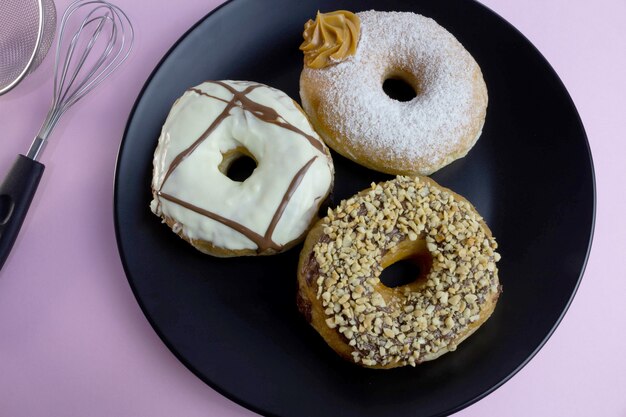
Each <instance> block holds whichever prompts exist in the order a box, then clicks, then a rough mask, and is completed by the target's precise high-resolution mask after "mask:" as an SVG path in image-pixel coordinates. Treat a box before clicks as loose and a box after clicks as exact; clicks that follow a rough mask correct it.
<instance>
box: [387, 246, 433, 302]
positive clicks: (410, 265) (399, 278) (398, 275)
mask: <svg viewBox="0 0 626 417" xmlns="http://www.w3.org/2000/svg"><path fill="white" fill-rule="evenodd" d="M381 265H382V267H383V271H382V272H381V274H380V277H379V278H380V282H381V283H382V284H383V285H384V286H386V287H388V288H398V287H405V286H408V287H409V288H410V289H411V290H412V291H415V290H417V289H419V288H421V287H423V286H424V285H425V284H426V280H427V277H428V274H429V273H430V270H431V268H432V265H433V257H432V255H431V254H430V252H429V251H428V249H427V248H426V241H425V240H423V239H418V240H415V241H410V240H408V239H406V240H404V241H402V242H400V243H398V245H396V246H395V247H394V248H392V249H391V250H390V251H388V252H387V253H386V254H385V255H384V256H383V259H382V262H381Z"/></svg>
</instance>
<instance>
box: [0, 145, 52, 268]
mask: <svg viewBox="0 0 626 417" xmlns="http://www.w3.org/2000/svg"><path fill="white" fill-rule="evenodd" d="M44 168H45V166H44V165H43V164H42V163H39V162H37V161H35V160H33V159H30V158H27V157H25V156H24V155H18V156H17V159H16V160H15V162H14V163H13V167H11V170H10V171H9V173H8V174H7V176H6V177H5V178H4V181H3V182H2V185H0V269H2V266H3V265H4V261H6V259H7V256H9V252H11V248H12V247H13V243H15V239H16V238H17V234H18V233H19V231H20V228H21V227H22V223H24V218H25V217H26V213H27V212H28V207H30V203H31V201H33V196H34V195H35V191H37V186H38V185H39V180H40V179H41V175H42V174H43V170H44Z"/></svg>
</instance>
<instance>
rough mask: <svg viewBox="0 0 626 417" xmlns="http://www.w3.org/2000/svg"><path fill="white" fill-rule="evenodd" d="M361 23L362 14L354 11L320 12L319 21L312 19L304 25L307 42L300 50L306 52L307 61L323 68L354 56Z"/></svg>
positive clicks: (313, 66)
mask: <svg viewBox="0 0 626 417" xmlns="http://www.w3.org/2000/svg"><path fill="white" fill-rule="evenodd" d="M360 26H361V23H360V20H359V17H358V16H357V15H355V14H354V13H352V12H348V11H346V10H337V11H334V12H330V13H320V12H319V11H318V12H317V16H315V21H313V20H309V21H308V22H306V23H305V25H304V33H303V34H302V36H303V37H304V42H302V45H300V50H301V51H302V52H304V64H305V65H306V66H307V67H309V68H313V69H320V68H324V67H327V66H329V65H333V64H336V63H338V62H341V61H343V60H344V59H346V58H347V57H349V56H351V55H354V54H355V53H356V46H357V43H358V41H359V31H360Z"/></svg>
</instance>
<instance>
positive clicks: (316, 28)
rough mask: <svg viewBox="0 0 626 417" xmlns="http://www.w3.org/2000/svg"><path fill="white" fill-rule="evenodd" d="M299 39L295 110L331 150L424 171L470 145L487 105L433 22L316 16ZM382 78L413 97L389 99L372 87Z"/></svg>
mask: <svg viewBox="0 0 626 417" xmlns="http://www.w3.org/2000/svg"><path fill="white" fill-rule="evenodd" d="M337 13H341V14H343V16H341V15H338V14H337ZM352 16H354V17H352ZM359 32H360V33H359ZM304 38H305V42H304V43H303V44H302V46H301V49H302V50H303V51H304V53H305V66H304V69H303V70H302V74H301V76H300V96H301V98H302V104H303V108H304V110H305V111H306V112H307V114H308V115H309V117H310V119H311V122H312V123H313V126H314V127H315V128H316V130H317V132H318V133H319V134H320V136H321V137H322V138H323V139H324V141H325V142H326V143H327V144H328V145H329V146H330V147H331V148H333V149H335V150H336V151H337V152H339V153H340V154H342V155H344V156H346V157H348V158H350V159H352V160H353V161H355V162H357V163H360V164H362V165H365V166H366V167H368V168H371V169H375V170H378V171H382V172H386V173H391V174H408V175H415V174H430V173H432V172H434V171H437V170H438V169H440V168H442V167H444V166H445V165H447V164H449V163H450V162H452V161H454V160H455V159H458V158H461V157H463V156H465V155H466V154H467V152H468V151H469V150H470V149H471V148H472V146H474V144H475V143H476V141H477V139H478V137H479V136H480V134H481V131H482V126H483V123H484V120H485V113H486V109H487V88H486V86H485V82H484V80H483V77H482V73H481V70H480V67H479V66H478V64H477V63H476V61H475V60H474V59H473V58H472V56H471V55H470V54H469V52H467V50H465V48H464V47H463V45H461V44H460V43H459V42H458V41H457V40H456V38H455V37H454V36H453V35H452V34H450V33H449V32H448V31H446V30H445V29H444V28H442V27H441V26H439V25H438V24H437V23H436V22H435V21H434V20H432V19H430V18H427V17H424V16H421V15H418V14H415V13H407V12H376V11H368V12H361V13H356V14H355V15H353V14H352V13H349V12H334V13H331V14H328V15H324V14H321V15H320V14H318V16H317V18H316V20H315V21H309V22H308V23H307V25H306V26H305V31H304ZM351 51H353V52H352V53H351ZM390 78H392V79H401V80H403V81H405V82H406V83H408V84H410V86H411V87H412V88H413V89H414V90H415V92H416V96H415V97H414V98H413V99H412V100H410V101H407V102H400V101H397V100H394V99H392V98H391V97H389V96H388V95H387V94H386V93H385V92H384V91H383V88H382V86H383V82H384V81H385V80H387V79H390Z"/></svg>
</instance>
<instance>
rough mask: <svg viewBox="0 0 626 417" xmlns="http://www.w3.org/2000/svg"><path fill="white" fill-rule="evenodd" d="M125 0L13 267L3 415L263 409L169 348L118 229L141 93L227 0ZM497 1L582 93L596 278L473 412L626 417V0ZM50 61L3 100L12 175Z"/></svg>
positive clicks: (0, 302) (64, 125)
mask: <svg viewBox="0 0 626 417" xmlns="http://www.w3.org/2000/svg"><path fill="white" fill-rule="evenodd" d="M68 3H69V1H68V0H57V7H58V9H59V10H64V9H65V7H66V5H67V4H68ZM117 3H118V4H119V5H120V6H122V7H123V8H124V9H125V10H126V11H127V12H128V14H129V15H130V17H131V19H132V20H133V22H134V24H135V27H136V31H137V38H136V42H137V43H136V49H135V51H134V53H133V54H132V57H131V58H130V60H129V62H128V63H127V64H126V65H124V66H123V67H122V70H121V71H119V72H118V73H116V74H115V75H114V77H113V79H112V80H109V81H108V82H107V83H106V84H105V85H104V86H102V87H101V88H99V89H98V90H96V91H95V92H94V93H93V94H92V95H90V96H88V97H87V98H85V99H84V101H82V102H81V103H80V105H79V106H78V107H76V108H74V109H73V110H72V111H71V113H69V114H67V115H66V117H65V118H64V119H63V120H62V121H61V124H60V125H59V127H58V129H57V130H56V132H55V133H54V136H53V138H52V141H51V142H50V144H49V146H48V147H47V148H46V150H45V153H44V155H43V159H42V162H43V163H45V164H46V167H47V169H46V172H45V174H44V178H43V181H42V184H41V186H40V188H39V192H38V194H37V196H36V197H35V200H34V203H33V206H32V208H31V210H30V213H29V216H28V219H27V220H26V223H25V224H24V227H23V229H22V233H21V235H20V237H19V238H18V240H17V243H16V245H15V247H14V250H13V253H12V254H11V256H10V258H9V259H8V261H7V263H6V265H5V266H4V269H3V270H2V271H1V272H0V416H12V417H21V416H24V417H37V416H64V417H83V416H91V417H99V416H102V417H110V416H150V417H160V416H174V415H177V416H190V417H192V416H203V417H204V416H227V417H228V416H251V415H254V413H251V412H249V411H247V410H245V409H244V408H242V407H240V406H238V405H237V404H234V403H232V402H231V401H229V400H228V399H226V398H224V397H222V396H221V395H220V394H218V393H216V392H215V391H213V390H212V389H211V388H209V387H208V386H206V385H205V384H204V383H203V382H201V381H200V380H199V379H197V378H196V377H195V376H194V375H193V374H192V373H191V372H189V371H188V370H187V369H186V368H185V367H184V366H183V365H181V364H180V363H179V362H178V361H177V360H176V358H175V357H174V356H173V355H172V354H171V353H170V352H169V351H168V350H167V348H166V347H165V346H164V345H163V344H162V343H161V341H160V340H159V338H158V337H157V335H156V334H155V333H154V332H153V330H152V329H151V327H150V326H149V324H148V322H147V321H146V319H145V318H144V316H143V314H142V313H141V311H140V309H139V307H138V305H137V303H136V301H135V299H134V297H133V295H132V293H131V291H130V288H129V286H128V283H127V281H126V278H125V276H124V272H123V270H122V265H121V262H120V260H119V257H118V253H117V247H116V243H115V234H114V230H113V203H112V199H113V173H114V167H115V159H116V153H117V149H118V146H119V142H120V139H121V136H122V132H123V129H124V125H125V123H126V119H127V116H128V114H129V112H130V110H131V107H132V105H133V102H134V100H135V98H136V97H137V94H138V93H139V90H140V88H141V86H142V85H143V83H144V81H145V79H146V78H147V76H148V75H149V73H150V71H151V70H152V69H153V67H154V66H155V65H156V63H157V62H158V60H159V59H160V58H161V56H162V55H163V54H164V53H165V52H166V51H167V49H168V48H169V47H170V45H171V44H172V43H173V42H174V41H175V40H176V39H177V38H178V37H179V36H180V35H181V34H182V33H183V32H184V31H185V30H186V29H187V28H188V27H189V26H190V25H191V24H193V23H194V22H195V21H196V20H198V19H199V18H200V17H201V16H203V15H204V14H206V13H207V12H208V11H210V10H211V9H212V8H214V7H215V6H216V5H217V4H218V3H220V1H217V0H203V1H200V0H194V1H191V0H188V1H184V2H180V1H179V2H171V1H169V0H133V1H131V0H117ZM485 3H486V4H487V5H488V6H489V7H490V8H492V9H493V10H495V11H496V12H497V13H499V14H500V15H502V16H503V17H504V18H505V19H507V20H509V21H510V22H511V23H512V24H513V25H514V26H516V27H517V28H518V29H519V30H520V31H521V32H522V33H524V34H525V35H526V36H527V37H528V38H529V39H530V40H531V41H532V42H533V43H534V44H535V45H536V46H537V48H538V49H539V50H540V51H541V52H542V53H543V54H544V55H545V57H546V58H547V59H548V61H549V62H550V63H551V64H552V65H553V66H554V68H555V69H556V71H557V72H558V74H559V75H560V76H561V78H562V80H563V82H564V83H565V85H566V86H567V88H568V90H569V92H570V94H571V95H572V97H573V99H574V102H575V103H576V105H577V107H578V110H579V112H580V114H581V117H582V119H583V122H584V124H585V127H586V129H587V134H588V136H589V140H590V143H591V148H592V151H593V157H594V162H595V168H596V176H597V189H598V198H597V200H598V207H597V223H596V231H595V239H594V244H593V249H592V252H591V258H590V260H589V264H588V266H587V271H586V274H585V278H584V279H583V281H582V284H581V286H580V289H579V291H578V294H577V296H576V298H575V300H574V302H573V304H572V306H571V308H570V310H569V312H568V314H567V315H566V317H565V319H564V320H563V322H562V324H561V326H560V327H559V328H558V329H557V331H556V333H555V334H554V336H553V337H552V338H551V339H550V341H549V342H548V343H547V344H546V346H545V347H544V348H543V349H542V350H541V352H539V354H538V355H537V356H536V357H535V358H534V359H533V360H532V361H531V362H530V364H529V365H528V366H526V367H525V368H524V369H523V370H522V371H521V372H519V373H518V374H517V375H516V376H515V377H514V378H513V379H511V380H510V381H509V382H508V383H507V384H505V385H504V386H503V387H502V388H500V389H498V390H497V391H496V392H495V393H493V394H492V395H490V396H488V397H487V398H485V399H484V400H482V401H480V402H478V403H477V404H475V405H473V406H471V407H469V408H467V409H466V410H464V411H462V412H460V413H458V414H457V415H458V416H464V417H470V416H490V415H493V416H501V415H505V416H531V415H532V416H590V415H597V416H622V417H623V416H626V396H625V395H624V393H626V359H625V358H626V356H625V355H624V352H626V334H625V333H624V330H625V325H624V320H623V318H624V317H626V303H624V298H623V297H624V294H626V280H625V279H624V278H626V263H625V262H624V261H623V258H624V251H625V250H626V244H625V237H626V216H624V215H623V213H624V210H625V209H626V204H625V203H626V197H625V195H626V193H624V184H625V183H626V170H625V169H624V165H623V164H624V163H623V155H624V154H625V153H626V144H625V143H626V142H624V137H623V122H624V109H626V77H624V74H626V65H625V64H626V25H625V24H624V16H626V3H625V2H624V1H623V0H600V1H598V2H595V3H593V4H592V3H590V2H586V1H568V0H552V1H549V2H546V1H543V0H529V1H524V2H509V1H506V0H487V1H485ZM50 58H51V56H50V55H49V56H48V58H47V59H46V61H45V62H44V63H43V64H42V68H40V69H39V70H38V71H36V72H35V73H34V74H33V75H31V76H30V77H29V78H28V79H27V80H26V81H25V82H24V83H22V84H21V85H20V86H19V87H18V88H17V89H15V90H14V91H12V92H11V93H9V94H8V95H6V96H3V97H0V127H1V128H0V131H1V132H2V147H1V148H0V149H1V151H0V174H1V175H4V173H5V172H6V171H7V170H8V168H9V166H10V164H11V163H12V162H13V159H14V158H15V155H16V154H17V153H19V152H25V151H26V149H27V148H28V146H29V145H30V141H31V138H32V137H33V136H34V135H35V133H36V131H37V129H38V128H39V126H40V123H41V121H42V120H43V117H44V116H45V113H46V109H47V106H48V103H49V97H50V91H51V89H50V86H51V82H50V81H51V80H50V78H51V77H50V74H51V72H50V69H51V66H52V60H51V59H50Z"/></svg>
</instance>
